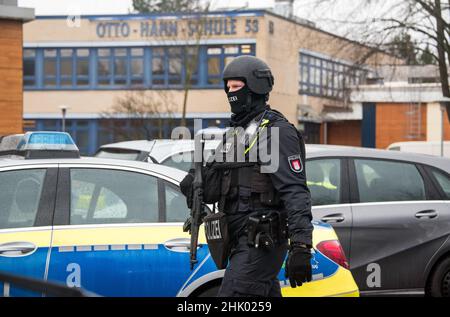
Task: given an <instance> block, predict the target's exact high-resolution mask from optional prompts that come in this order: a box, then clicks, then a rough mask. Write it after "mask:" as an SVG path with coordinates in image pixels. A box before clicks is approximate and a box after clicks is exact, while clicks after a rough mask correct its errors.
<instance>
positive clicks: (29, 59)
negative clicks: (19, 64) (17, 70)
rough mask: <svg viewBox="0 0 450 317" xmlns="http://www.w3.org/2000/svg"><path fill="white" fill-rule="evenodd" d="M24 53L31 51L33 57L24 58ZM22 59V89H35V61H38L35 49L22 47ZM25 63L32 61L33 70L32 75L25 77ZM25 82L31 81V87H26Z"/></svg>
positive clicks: (36, 69) (36, 70)
mask: <svg viewBox="0 0 450 317" xmlns="http://www.w3.org/2000/svg"><path fill="white" fill-rule="evenodd" d="M25 51H32V52H33V56H32V57H30V56H26V57H25ZM22 58H23V81H22V84H23V87H24V88H35V87H37V72H38V68H37V61H38V57H37V50H36V49H35V48H26V47H24V48H23V50H22ZM26 61H32V62H33V68H34V74H33V75H26V76H25V62H26ZM27 80H32V81H33V85H26V84H25V81H27Z"/></svg>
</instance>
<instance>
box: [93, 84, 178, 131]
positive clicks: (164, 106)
mask: <svg viewBox="0 0 450 317" xmlns="http://www.w3.org/2000/svg"><path fill="white" fill-rule="evenodd" d="M174 107H175V103H174V102H173V99H172V95H171V94H170V93H169V92H165V91H162V90H161V91H156V92H155V91H145V90H134V91H129V92H127V93H126V94H125V95H124V96H122V97H117V98H116V99H115V101H114V104H113V106H112V107H111V110H110V111H108V112H104V113H102V117H103V118H105V119H106V118H107V119H118V118H121V117H123V116H125V117H126V118H130V119H132V122H133V123H134V124H135V126H136V127H137V129H136V131H134V132H135V133H136V135H128V134H126V132H124V131H123V130H122V129H120V128H117V127H114V126H113V127H112V129H113V131H112V132H114V133H115V134H117V135H119V136H120V137H122V138H125V139H130V138H131V139H134V138H142V137H144V138H145V139H146V140H151V139H153V138H154V137H155V135H154V133H152V130H153V129H152V128H153V127H154V126H155V123H156V127H157V129H158V130H157V131H158V132H157V135H156V136H157V137H158V138H163V137H164V136H163V132H164V122H166V124H167V120H169V125H171V121H172V119H173V109H174Z"/></svg>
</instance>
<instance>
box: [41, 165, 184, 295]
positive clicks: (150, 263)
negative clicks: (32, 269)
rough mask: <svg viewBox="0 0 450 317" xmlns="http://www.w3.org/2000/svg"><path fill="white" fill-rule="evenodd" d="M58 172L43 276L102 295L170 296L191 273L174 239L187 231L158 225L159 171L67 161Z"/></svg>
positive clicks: (160, 205)
mask: <svg viewBox="0 0 450 317" xmlns="http://www.w3.org/2000/svg"><path fill="white" fill-rule="evenodd" d="M60 178H61V179H62V180H63V182H64V183H65V184H66V186H65V187H64V188H63V187H61V190H60V191H59V192H58V199H57V207H56V214H55V222H56V223H55V227H54V235H53V245H54V248H53V252H52V254H51V258H50V266H49V279H54V280H59V281H63V282H65V283H66V284H67V285H68V286H71V287H83V288H84V289H86V290H89V291H92V292H94V293H98V294H100V295H105V296H175V295H176V294H177V291H178V289H179V288H181V286H182V284H183V283H184V281H185V280H186V279H187V278H188V277H189V275H190V274H191V271H190V268H189V253H187V252H185V251H184V250H183V251H182V252H177V251H179V250H178V248H183V246H184V245H183V244H182V243H183V241H181V244H182V245H181V246H180V240H177V239H184V240H185V239H187V238H188V237H189V235H188V234H187V233H184V232H183V231H182V225H180V224H178V225H172V224H166V223H164V219H165V216H164V208H165V204H166V201H165V199H163V195H164V186H163V184H162V180H161V178H164V179H165V177H163V176H162V175H157V174H151V173H149V172H146V171H143V170H140V169H132V168H122V167H113V166H102V165H99V166H96V167H89V166H83V165H73V166H65V167H64V168H61V174H60ZM186 216H187V215H186ZM181 263H185V265H181Z"/></svg>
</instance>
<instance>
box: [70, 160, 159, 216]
mask: <svg viewBox="0 0 450 317" xmlns="http://www.w3.org/2000/svg"><path fill="white" fill-rule="evenodd" d="M70 178H71V201H70V224H95V223H143V222H158V219H159V208H158V184H157V179H156V178H155V177H152V176H148V175H144V174H140V173H135V172H128V171H119V170H107V169H71V170H70Z"/></svg>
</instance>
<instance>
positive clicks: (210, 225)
mask: <svg viewBox="0 0 450 317" xmlns="http://www.w3.org/2000/svg"><path fill="white" fill-rule="evenodd" d="M205 226H206V227H205V229H206V236H207V238H208V240H218V239H222V232H221V231H220V222H219V220H213V221H208V222H207V223H206V224H205Z"/></svg>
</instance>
